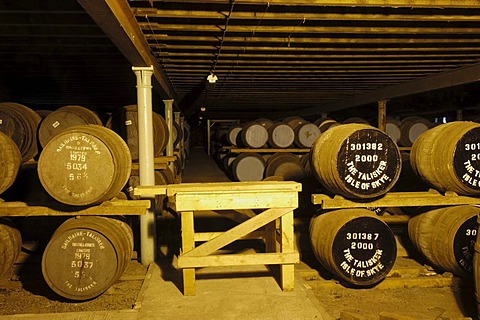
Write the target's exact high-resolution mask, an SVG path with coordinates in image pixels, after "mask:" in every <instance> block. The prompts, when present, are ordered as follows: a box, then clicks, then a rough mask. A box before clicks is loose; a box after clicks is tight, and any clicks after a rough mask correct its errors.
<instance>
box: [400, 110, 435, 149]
mask: <svg viewBox="0 0 480 320" xmlns="http://www.w3.org/2000/svg"><path fill="white" fill-rule="evenodd" d="M431 127H432V123H431V122H430V121H429V120H427V119H425V118H423V117H418V116H412V117H407V118H404V119H402V121H401V122H400V132H401V135H400V139H399V140H398V144H400V145H402V146H405V147H411V146H412V145H413V143H414V142H415V140H417V139H418V137H419V136H420V135H421V134H422V133H424V132H425V131H427V130H428V129H429V128H431Z"/></svg>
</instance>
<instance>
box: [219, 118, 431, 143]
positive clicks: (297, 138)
mask: <svg viewBox="0 0 480 320" xmlns="http://www.w3.org/2000/svg"><path fill="white" fill-rule="evenodd" d="M350 123H360V124H367V125H370V123H369V122H368V121H367V120H365V119H362V118H358V117H353V118H348V119H346V120H345V121H343V122H337V121H335V120H333V119H330V118H319V119H317V120H315V121H313V122H309V121H307V120H305V119H304V118H302V117H290V118H286V119H284V120H282V121H272V120H270V119H266V118H260V119H256V120H254V121H251V122H248V123H246V124H233V125H230V126H229V127H227V128H219V130H218V132H216V133H215V138H214V140H217V141H219V142H220V145H222V146H224V145H230V146H234V147H244V148H245V147H246V148H254V149H258V148H266V147H270V148H277V149H282V148H290V147H297V148H310V147H311V146H312V144H313V142H314V141H315V140H316V139H317V138H318V136H319V135H320V134H321V133H323V132H325V131H326V130H328V129H329V128H331V127H333V126H337V125H340V124H350ZM433 126H434V124H433V123H432V122H430V121H429V120H428V119H426V118H423V117H419V116H410V117H406V118H403V119H402V120H398V119H395V118H387V122H386V133H387V134H388V135H389V136H390V137H391V138H392V140H393V141H394V142H395V143H396V144H398V145H399V146H405V147H411V146H412V144H413V143H414V142H415V140H416V139H417V138H418V137H419V136H420V135H421V134H422V133H423V132H425V131H427V130H428V129H430V128H432V127H433Z"/></svg>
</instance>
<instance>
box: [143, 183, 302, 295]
mask: <svg viewBox="0 0 480 320" xmlns="http://www.w3.org/2000/svg"><path fill="white" fill-rule="evenodd" d="M301 188H302V186H301V184H300V183H296V182H290V181H268V182H267V181H265V182H219V183H183V184H173V185H166V186H142V187H137V188H135V194H136V195H157V194H163V195H166V196H167V197H168V201H169V203H170V205H171V207H172V208H173V209H174V210H176V211H177V212H178V213H179V215H180V218H181V236H182V250H181V253H180V255H179V257H178V258H177V260H176V262H175V263H176V267H178V268H179V269H182V273H183V294H184V295H189V296H192V295H195V293H196V285H195V268H201V267H213V266H242V265H280V277H281V279H280V285H281V287H282V289H283V291H290V290H293V287H294V264H295V263H298V262H299V260H300V259H299V253H298V251H297V249H296V247H295V238H294V232H293V210H294V209H296V208H297V207H298V192H299V191H301ZM252 209H262V210H264V211H262V212H261V213H255V212H253V211H252ZM205 210H212V211H222V210H234V211H236V212H238V213H239V214H240V215H241V217H242V218H243V219H242V220H243V222H241V223H240V224H238V225H236V226H235V227H233V228H231V229H229V230H227V231H225V232H203V233H198V232H195V229H194V212H195V211H205ZM262 227H264V228H262ZM260 228H262V230H261V231H256V230H259V229H260ZM259 234H260V235H261V236H262V237H263V238H264V240H265V244H266V252H265V253H254V254H215V252H216V251H217V250H219V249H221V248H223V247H224V246H226V245H228V244H230V243H232V242H234V241H236V240H242V239H248V238H250V239H251V238H256V237H258V235H259ZM199 241H202V242H204V243H202V244H201V245H199V246H197V247H196V246H195V242H199Z"/></svg>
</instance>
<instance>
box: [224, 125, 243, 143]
mask: <svg viewBox="0 0 480 320" xmlns="http://www.w3.org/2000/svg"><path fill="white" fill-rule="evenodd" d="M241 131H242V126H241V125H234V126H232V127H230V129H228V132H227V136H226V137H227V142H228V143H229V144H230V145H231V146H237V141H238V140H237V139H238V137H239V134H240V132H241Z"/></svg>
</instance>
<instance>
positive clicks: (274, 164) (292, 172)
mask: <svg viewBox="0 0 480 320" xmlns="http://www.w3.org/2000/svg"><path fill="white" fill-rule="evenodd" d="M272 176H278V177H282V180H284V181H297V182H301V181H302V180H303V179H305V176H306V173H305V169H304V168H303V166H302V164H301V163H300V159H299V158H298V157H297V156H295V155H293V154H292V153H288V152H286V153H284V152H279V153H276V154H275V155H274V156H272V157H270V159H268V161H267V165H266V167H265V177H266V178H268V177H272Z"/></svg>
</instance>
